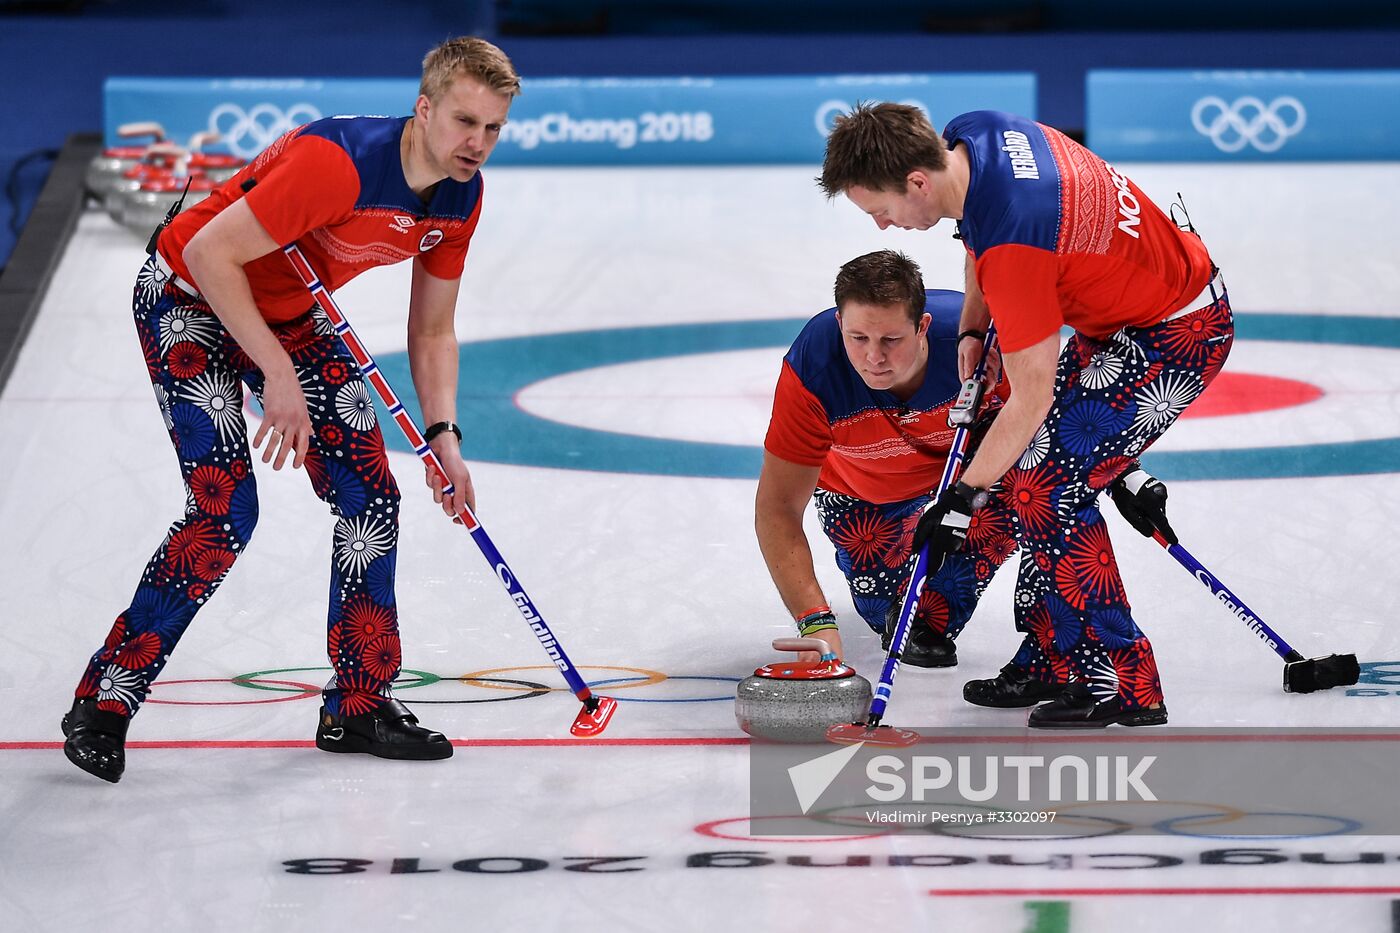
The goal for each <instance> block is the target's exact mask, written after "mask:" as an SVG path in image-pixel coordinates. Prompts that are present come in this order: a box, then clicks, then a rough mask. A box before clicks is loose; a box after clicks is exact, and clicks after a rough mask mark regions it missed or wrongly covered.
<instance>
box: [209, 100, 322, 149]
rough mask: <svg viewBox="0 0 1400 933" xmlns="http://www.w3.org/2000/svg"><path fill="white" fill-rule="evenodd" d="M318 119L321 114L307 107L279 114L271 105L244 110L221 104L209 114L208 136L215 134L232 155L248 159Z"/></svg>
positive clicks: (296, 105) (255, 106)
mask: <svg viewBox="0 0 1400 933" xmlns="http://www.w3.org/2000/svg"><path fill="white" fill-rule="evenodd" d="M319 119H321V111H319V110H317V109H316V108H315V107H314V106H312V105H311V104H308V103H305V102H303V103H298V104H292V105H291V106H290V107H288V108H287V109H286V110H282V109H281V108H279V107H277V106H276V105H275V104H255V105H254V106H252V107H251V108H249V109H248V110H244V109H243V108H242V107H240V106H238V105H237V104H234V103H223V104H219V106H217V107H215V108H214V109H213V110H211V111H209V132H211V133H218V134H219V138H220V139H222V140H223V141H224V142H226V143H227V144H228V147H229V149H230V150H232V152H233V154H234V155H237V156H242V157H243V158H245V159H251V158H252V157H253V156H255V155H257V154H258V153H259V152H262V151H263V150H264V149H266V148H267V147H268V146H269V145H271V144H272V142H273V140H275V139H277V137H279V136H281V135H282V134H283V133H285V132H287V131H288V130H290V129H292V128H294V127H298V126H301V125H302V124H303V123H310V122H311V121H312V120H319Z"/></svg>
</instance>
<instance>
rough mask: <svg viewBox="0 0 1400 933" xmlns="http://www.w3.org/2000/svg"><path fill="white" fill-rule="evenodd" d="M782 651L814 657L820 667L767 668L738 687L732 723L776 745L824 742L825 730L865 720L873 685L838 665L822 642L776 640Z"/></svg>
mask: <svg viewBox="0 0 1400 933" xmlns="http://www.w3.org/2000/svg"><path fill="white" fill-rule="evenodd" d="M773 648H774V649H775V650H778V651H815V652H818V653H819V654H821V660H820V661H817V662H816V663H811V662H807V663H799V662H778V663H776V664H765V665H764V666H763V667H760V668H758V669H757V670H755V671H754V672H753V676H751V677H745V678H744V679H743V680H742V681H740V682H739V689H738V693H737V695H736V696H735V698H734V718H735V719H737V720H738V721H739V728H740V729H743V730H744V731H745V732H747V733H748V734H749V735H752V736H757V737H759V738H764V739H770V740H772V741H775V742H821V741H824V740H825V738H826V730H827V729H828V728H830V727H831V726H834V725H837V724H839V723H849V722H854V721H857V720H861V719H864V718H865V714H866V712H867V711H868V710H869V708H870V698H871V691H870V681H868V680H866V679H865V678H864V677H862V676H860V675H859V674H857V673H856V672H855V668H852V667H848V666H847V665H845V664H842V663H841V662H840V661H838V660H836V655H834V654H831V653H830V652H829V651H828V649H827V645H826V642H824V641H822V640H821V639H819V638H778V639H775V640H774V641H773Z"/></svg>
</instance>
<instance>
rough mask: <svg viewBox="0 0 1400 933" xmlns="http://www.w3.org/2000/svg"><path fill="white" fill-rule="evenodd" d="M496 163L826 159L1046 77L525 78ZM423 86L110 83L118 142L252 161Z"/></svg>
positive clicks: (1029, 99)
mask: <svg viewBox="0 0 1400 933" xmlns="http://www.w3.org/2000/svg"><path fill="white" fill-rule="evenodd" d="M523 86H524V93H522V94H521V96H520V97H519V98H518V99H517V100H516V101H515V103H514V105H513V106H512V107H511V113H510V120H509V122H508V123H507V125H506V127H505V130H504V132H503V133H502V135H501V141H500V144H499V145H498V146H497V148H496V152H495V154H494V155H493V156H492V157H491V161H492V162H493V163H494V164H496V165H705V164H734V163H813V164H815V163H819V162H820V161H821V157H822V150H823V147H824V145H825V140H826V134H827V133H828V132H829V131H830V128H831V122H832V120H833V119H834V118H835V117H836V116H837V115H838V114H840V113H842V112H845V111H848V110H850V109H851V107H852V106H854V105H855V103H856V102H858V101H863V100H891V101H899V102H902V103H910V104H915V105H917V106H919V107H922V108H923V109H924V111H925V112H927V113H928V115H929V118H930V120H931V121H932V122H933V124H934V126H936V127H942V126H943V124H944V123H946V122H947V121H948V120H949V119H951V118H952V117H954V116H956V115H957V114H960V113H963V112H965V111H968V110H1008V111H1012V112H1014V113H1021V114H1025V115H1027V116H1031V117H1034V116H1035V96H1036V85H1035V76H1034V75H1032V74H1028V73H1007V74H902V75H901V74H895V75H831V76H813V77H773V78H556V79H542V80H526V81H524V82H523ZM417 96H418V83H417V81H416V80H411V79H381V78H375V79H326V80H309V79H288V80H282V79H187V78H174V79H171V78H109V79H108V80H107V82H106V85H105V87H104V123H105V127H104V129H105V133H106V139H107V143H108V145H112V144H115V143H116V142H117V128H118V127H119V126H121V125H123V124H126V123H137V122H148V121H155V122H158V123H160V124H161V125H162V126H163V127H164V129H165V131H166V134H167V137H168V138H170V139H171V140H173V141H174V142H176V143H179V144H181V145H185V144H188V143H189V141H190V139H191V137H193V136H194V134H196V133H215V134H218V136H219V138H220V140H221V141H220V142H219V143H218V144H215V145H213V146H211V147H210V148H213V149H217V150H219V151H230V152H232V153H234V154H235V155H239V156H242V157H244V158H251V157H252V156H254V155H256V154H257V153H259V152H261V151H262V150H263V149H264V148H265V147H266V146H267V145H268V143H270V142H272V140H274V139H276V138H277V137H278V136H279V135H281V134H282V133H284V132H286V131H287V130H289V129H291V128H292V127H294V126H298V125H300V124H302V123H306V122H309V121H311V120H316V119H319V118H321V117H325V116H335V115H338V114H407V113H408V112H409V111H410V110H411V109H412V106H413V102H414V100H415V99H416V98H417Z"/></svg>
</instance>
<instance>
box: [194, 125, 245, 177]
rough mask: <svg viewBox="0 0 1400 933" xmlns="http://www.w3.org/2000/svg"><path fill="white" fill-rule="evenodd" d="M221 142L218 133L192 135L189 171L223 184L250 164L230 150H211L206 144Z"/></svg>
mask: <svg viewBox="0 0 1400 933" xmlns="http://www.w3.org/2000/svg"><path fill="white" fill-rule="evenodd" d="M217 142H219V134H218V133H207V132H206V133H195V134H194V135H193V136H191V137H190V157H189V173H190V174H191V175H202V176H204V177H205V178H208V179H210V180H211V181H213V182H215V183H218V184H222V183H223V182H226V181H228V180H229V179H230V178H232V177H233V176H234V175H237V174H238V172H239V170H240V169H242V168H243V167H244V166H245V165H247V164H248V160H247V159H241V158H239V157H238V156H236V155H233V154H232V153H228V152H209V151H207V150H206V149H205V147H206V146H212V145H214V144H215V143H217Z"/></svg>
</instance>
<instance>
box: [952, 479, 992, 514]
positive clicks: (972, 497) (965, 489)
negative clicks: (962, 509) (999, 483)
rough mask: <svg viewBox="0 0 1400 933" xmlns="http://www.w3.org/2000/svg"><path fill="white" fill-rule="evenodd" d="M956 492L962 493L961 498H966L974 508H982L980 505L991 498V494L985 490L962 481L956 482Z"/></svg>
mask: <svg viewBox="0 0 1400 933" xmlns="http://www.w3.org/2000/svg"><path fill="white" fill-rule="evenodd" d="M958 492H960V493H962V496H963V498H964V499H966V500H967V504H968V505H970V506H972V508H973V509H974V510H975V509H980V508H982V506H984V505H986V504H987V502H988V500H990V499H991V495H990V494H989V493H988V492H987V490H985V489H974V488H973V487H971V486H969V485H967V483H963V482H959V483H958Z"/></svg>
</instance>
